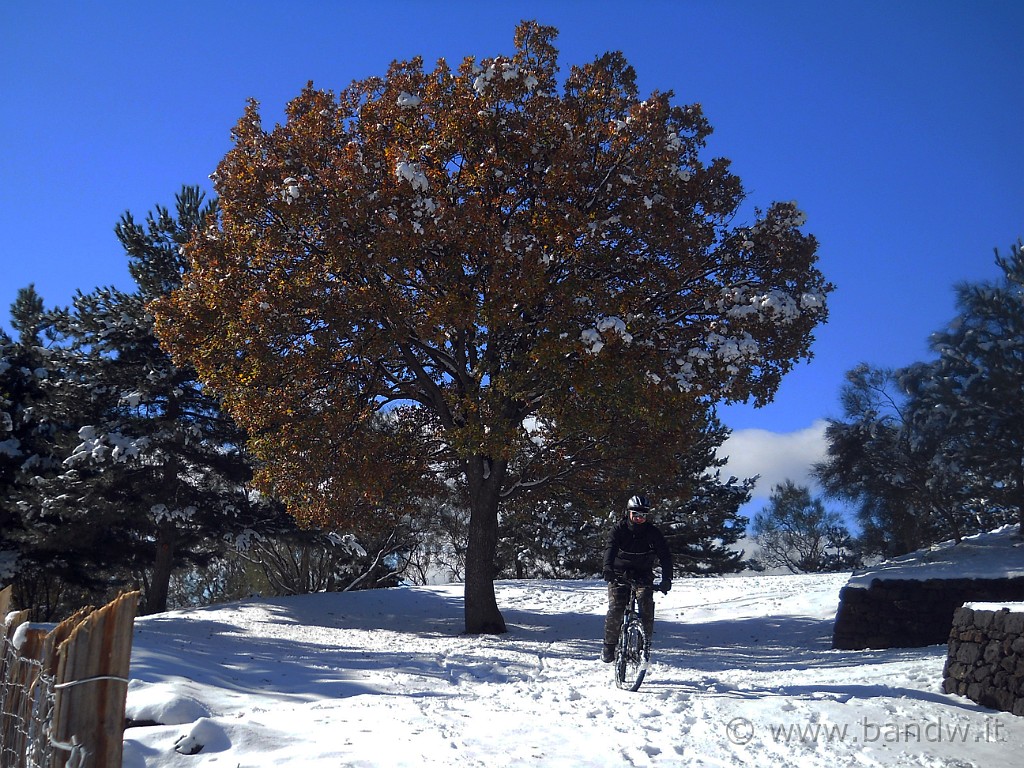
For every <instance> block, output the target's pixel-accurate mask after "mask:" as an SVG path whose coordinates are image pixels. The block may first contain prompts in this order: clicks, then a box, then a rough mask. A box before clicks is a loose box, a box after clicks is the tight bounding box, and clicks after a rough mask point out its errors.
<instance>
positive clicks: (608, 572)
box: [601, 568, 615, 584]
mask: <svg viewBox="0 0 1024 768" xmlns="http://www.w3.org/2000/svg"><path fill="white" fill-rule="evenodd" d="M601 578H602V579H604V580H605V581H607V582H608V583H609V584H610V583H611V582H613V581H615V571H613V570H612V569H611V568H605V569H604V571H603V572H602V573H601Z"/></svg>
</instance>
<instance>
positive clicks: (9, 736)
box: [0, 588, 139, 768]
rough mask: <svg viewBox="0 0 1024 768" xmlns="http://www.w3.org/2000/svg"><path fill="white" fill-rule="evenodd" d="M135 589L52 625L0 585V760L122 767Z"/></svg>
mask: <svg viewBox="0 0 1024 768" xmlns="http://www.w3.org/2000/svg"><path fill="white" fill-rule="evenodd" d="M138 596H139V593H137V592H132V593H129V594H126V595H122V596H121V597H119V598H117V599H116V600H114V601H113V602H111V603H109V604H108V605H106V606H104V607H103V608H100V609H99V610H93V609H91V608H89V609H83V610H81V611H79V612H78V613H76V614H75V615H74V616H71V617H70V618H68V619H66V620H65V621H63V622H61V623H60V624H58V625H56V626H55V627H49V626H42V625H35V624H31V623H29V622H28V611H21V612H16V613H8V612H7V608H8V603H9V600H10V589H9V588H8V589H7V590H3V591H0V616H6V618H5V619H4V623H3V633H2V637H0V643H2V649H0V650H2V653H0V768H120V766H121V750H122V733H123V729H124V709H125V695H126V693H127V684H128V679H127V675H128V666H129V662H130V658H131V638H132V627H133V624H134V620H135V611H136V607H137V605H138Z"/></svg>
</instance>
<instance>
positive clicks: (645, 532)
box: [604, 519, 672, 582]
mask: <svg viewBox="0 0 1024 768" xmlns="http://www.w3.org/2000/svg"><path fill="white" fill-rule="evenodd" d="M655 562H658V563H660V565H661V574H662V580H663V581H672V552H671V551H669V548H668V543H667V542H666V541H665V537H664V536H663V535H662V533H661V531H659V530H658V529H657V528H656V527H655V526H654V525H653V524H651V523H642V524H640V525H637V524H635V523H631V522H630V521H629V520H626V519H623V520H620V521H619V522H618V523H617V524H616V526H615V527H614V528H612V532H611V536H609V538H608V548H607V549H606V550H605V552H604V570H606V571H607V570H608V569H609V568H610V569H611V570H613V571H615V572H616V573H625V572H626V571H632V572H633V573H635V574H636V577H637V578H640V579H644V580H646V581H649V582H650V581H653V580H654V564H655Z"/></svg>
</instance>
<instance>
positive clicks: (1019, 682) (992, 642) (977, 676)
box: [942, 607, 1024, 716]
mask: <svg viewBox="0 0 1024 768" xmlns="http://www.w3.org/2000/svg"><path fill="white" fill-rule="evenodd" d="M1016 610H1018V611H1019V610H1020V609H1016ZM942 688H943V690H944V691H945V692H946V693H956V694H959V695H960V696H966V697H967V698H969V699H971V700H972V701H975V702H977V703H978V704H981V705H982V706H984V707H991V708H992V709H1001V710H1003V711H1004V712H1012V713H1013V714H1015V715H1022V716H1024V612H1011V611H1010V610H1009V609H1006V608H1003V609H1001V610H973V609H972V608H969V607H963V608H958V609H957V610H956V613H955V614H954V616H953V626H952V629H951V631H950V633H949V654H948V656H947V657H946V668H945V671H944V672H943V683H942Z"/></svg>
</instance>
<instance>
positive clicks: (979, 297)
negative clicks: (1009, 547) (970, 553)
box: [903, 243, 1024, 533]
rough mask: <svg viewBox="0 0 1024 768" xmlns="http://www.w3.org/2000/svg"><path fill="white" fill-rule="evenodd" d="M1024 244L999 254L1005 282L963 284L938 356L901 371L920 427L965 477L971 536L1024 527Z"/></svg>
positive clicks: (944, 463)
mask: <svg viewBox="0 0 1024 768" xmlns="http://www.w3.org/2000/svg"><path fill="white" fill-rule="evenodd" d="M1022 248H1024V246H1022V244H1021V243H1018V244H1016V245H1014V246H1013V248H1012V249H1011V252H1010V255H1009V256H1005V257H1004V256H999V255H997V257H996V264H997V265H998V266H999V268H1000V269H1001V270H1002V272H1003V276H1002V279H1001V280H1000V281H999V282H997V283H977V284H969V283H964V284H961V285H958V286H957V289H956V292H957V308H958V310H959V314H958V315H957V317H956V318H955V319H954V320H953V322H952V323H950V325H949V326H948V327H947V328H945V329H943V330H942V331H939V332H938V333H935V334H934V335H933V336H932V339H931V347H932V349H933V350H934V351H935V353H936V354H937V355H938V358H937V359H936V360H935V361H933V362H929V363H921V364H918V365H915V366H911V367H910V368H908V369H907V370H906V371H904V374H903V382H904V385H905V387H906V388H907V390H908V392H909V394H910V398H911V405H912V411H911V419H912V420H913V422H914V424H915V425H916V426H917V427H918V428H919V430H920V431H921V432H922V433H925V434H935V435H941V436H942V437H943V440H942V451H941V454H940V456H939V457H938V460H937V461H936V464H937V465H939V464H940V462H941V467H945V468H946V469H947V470H948V471H951V472H954V473H956V474H957V475H958V476H960V477H961V478H962V489H961V491H962V493H961V496H962V498H961V510H962V515H963V518H964V525H965V527H966V530H965V532H966V533H970V532H974V531H977V530H981V529H988V528H992V527H994V526H995V525H998V524H1001V523H1006V522H1012V521H1014V520H1016V521H1017V522H1019V523H1022V524H1024V397H1022V393H1024V251H1022ZM1022 530H1024V525H1022Z"/></svg>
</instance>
